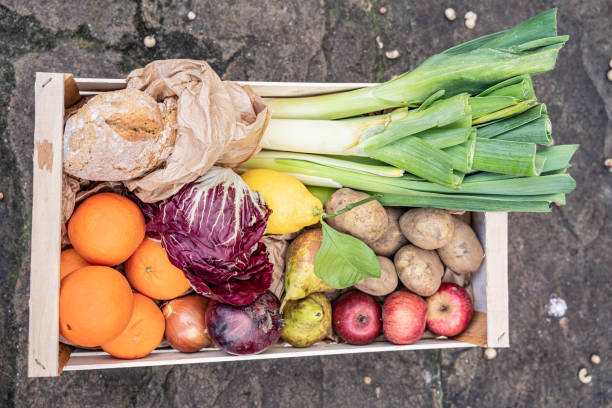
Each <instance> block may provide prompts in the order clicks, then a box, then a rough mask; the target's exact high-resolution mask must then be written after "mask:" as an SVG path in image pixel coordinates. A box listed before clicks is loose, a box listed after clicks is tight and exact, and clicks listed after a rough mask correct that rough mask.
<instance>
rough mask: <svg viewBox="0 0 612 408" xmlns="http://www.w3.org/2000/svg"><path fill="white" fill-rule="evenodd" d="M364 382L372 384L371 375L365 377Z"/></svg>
mask: <svg viewBox="0 0 612 408" xmlns="http://www.w3.org/2000/svg"><path fill="white" fill-rule="evenodd" d="M363 382H364V383H366V384H371V383H372V379H371V378H370V377H363Z"/></svg>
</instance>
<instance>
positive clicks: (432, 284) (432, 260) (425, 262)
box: [394, 245, 444, 296]
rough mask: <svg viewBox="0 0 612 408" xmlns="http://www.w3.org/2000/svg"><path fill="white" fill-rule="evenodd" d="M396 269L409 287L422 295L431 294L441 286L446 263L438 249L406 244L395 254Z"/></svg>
mask: <svg viewBox="0 0 612 408" xmlns="http://www.w3.org/2000/svg"><path fill="white" fill-rule="evenodd" d="M394 261H395V269H396V270H397V275H398V276H399V278H400V280H401V281H402V283H403V284H404V286H406V287H407V288H408V289H410V290H411V291H413V292H414V293H416V294H417V295H420V296H431V295H433V294H434V293H436V291H437V290H438V288H439V287H440V284H441V283H442V276H444V265H442V262H440V258H439V257H438V254H436V251H431V250H427V249H422V248H419V247H416V246H414V245H405V246H403V247H401V248H400V250H399V251H397V253H396V254H395V259H394Z"/></svg>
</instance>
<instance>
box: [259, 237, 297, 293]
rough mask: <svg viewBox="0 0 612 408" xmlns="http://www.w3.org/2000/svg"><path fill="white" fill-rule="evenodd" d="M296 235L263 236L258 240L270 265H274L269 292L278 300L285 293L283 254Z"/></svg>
mask: <svg viewBox="0 0 612 408" xmlns="http://www.w3.org/2000/svg"><path fill="white" fill-rule="evenodd" d="M297 235H298V233H293V234H283V235H264V237H263V238H261V239H260V240H259V241H260V242H263V243H264V245H265V246H266V249H267V250H268V257H269V259H270V262H272V265H274V271H273V272H272V285H270V291H271V292H272V293H274V294H275V295H276V297H277V298H279V299H280V298H281V297H282V295H283V293H284V292H285V254H286V253H287V248H288V247H289V242H290V241H291V240H292V239H293V238H295V237H296V236H297Z"/></svg>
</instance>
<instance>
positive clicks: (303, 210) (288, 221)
mask: <svg viewBox="0 0 612 408" xmlns="http://www.w3.org/2000/svg"><path fill="white" fill-rule="evenodd" d="M242 179H243V180H244V181H245V183H247V185H248V186H249V188H250V189H251V190H257V191H259V192H260V193H261V195H262V196H263V198H264V200H265V201H266V204H267V206H268V207H270V209H271V210H272V215H270V218H269V219H268V229H267V230H266V232H267V233H268V234H288V233H291V232H296V231H299V230H301V229H302V228H304V227H306V226H308V225H312V224H316V223H317V222H318V221H319V216H318V215H315V209H318V211H319V212H322V211H323V205H322V204H321V201H320V200H319V199H318V198H316V197H315V196H313V195H312V194H310V191H308V189H307V188H306V186H305V185H304V184H302V182H301V181H299V180H298V179H296V178H295V177H293V176H290V175H288V174H285V173H280V172H278V171H274V170H268V169H255V170H249V171H247V172H246V173H244V174H243V175H242Z"/></svg>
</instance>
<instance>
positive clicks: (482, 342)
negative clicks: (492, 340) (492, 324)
mask: <svg viewBox="0 0 612 408" xmlns="http://www.w3.org/2000/svg"><path fill="white" fill-rule="evenodd" d="M453 339H455V340H459V341H463V342H466V343H470V344H473V345H475V346H481V347H486V346H487V314H486V313H482V312H474V314H473V315H472V321H471V322H470V325H469V326H468V328H467V329H465V331H464V332H463V333H461V334H460V335H458V336H455V337H453Z"/></svg>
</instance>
